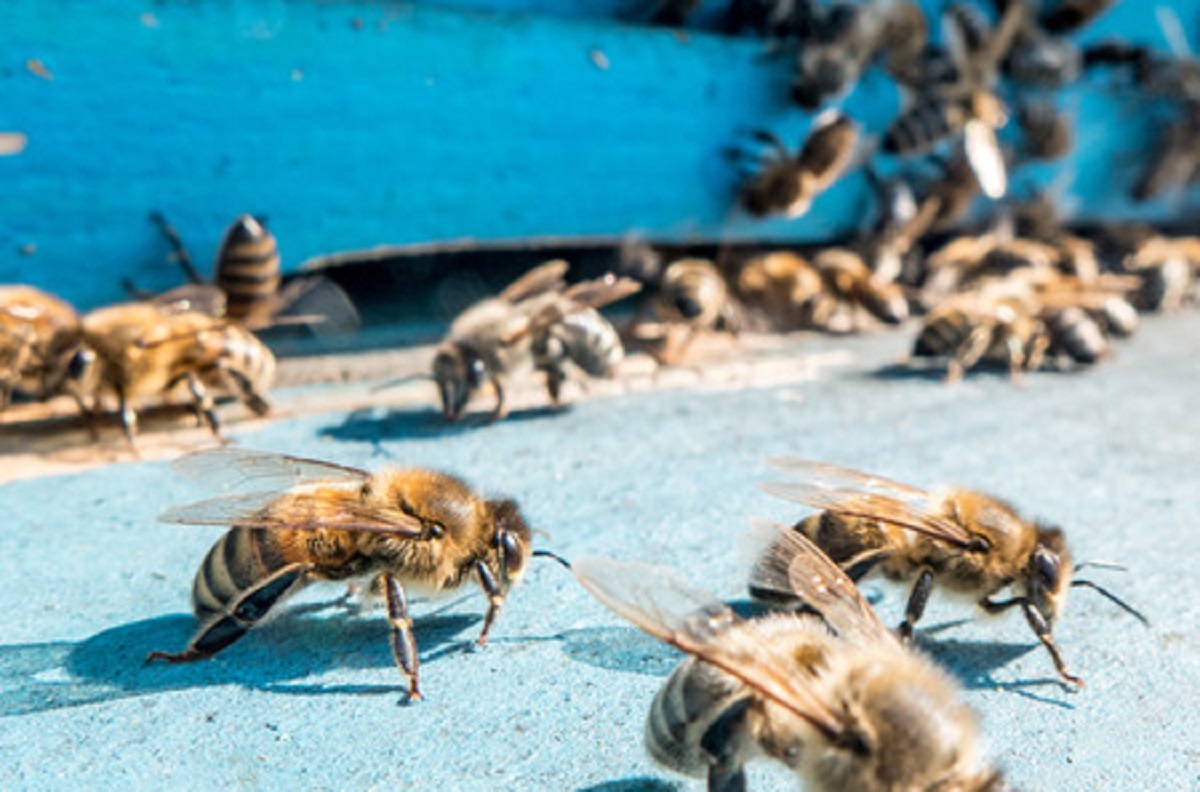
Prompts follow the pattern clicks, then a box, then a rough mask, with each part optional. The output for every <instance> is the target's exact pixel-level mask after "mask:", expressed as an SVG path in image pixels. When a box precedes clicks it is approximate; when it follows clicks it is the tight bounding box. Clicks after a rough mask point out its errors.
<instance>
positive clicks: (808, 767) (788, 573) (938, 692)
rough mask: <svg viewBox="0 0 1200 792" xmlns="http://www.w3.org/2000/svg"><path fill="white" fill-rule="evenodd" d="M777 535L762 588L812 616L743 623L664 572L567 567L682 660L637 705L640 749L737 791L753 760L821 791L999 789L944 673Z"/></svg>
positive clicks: (587, 564) (830, 568) (820, 559)
mask: <svg viewBox="0 0 1200 792" xmlns="http://www.w3.org/2000/svg"><path fill="white" fill-rule="evenodd" d="M781 530H783V529H781ZM779 542H780V545H781V546H786V547H787V550H786V552H782V551H781V552H780V553H779V554H778V555H777V557H778V558H779V560H780V561H781V564H782V565H781V566H776V565H771V567H772V568H773V569H776V571H778V572H779V574H778V576H777V577H776V578H773V580H772V582H773V583H774V584H775V585H778V586H780V587H783V588H786V589H787V590H788V591H789V593H790V594H791V595H792V596H796V597H800V598H802V599H804V601H805V602H807V603H808V604H809V605H810V606H811V609H812V611H815V613H814V614H807V615H798V614H792V613H778V614H771V615H767V616H761V617H756V618H753V619H748V620H746V619H742V618H740V617H739V616H738V615H737V614H735V613H734V612H733V611H732V610H731V609H730V608H729V607H728V606H726V605H725V604H724V603H723V602H721V601H720V600H717V599H716V598H715V597H713V596H712V595H710V594H708V593H707V592H705V591H702V590H699V589H696V588H693V587H691V586H690V585H688V584H687V583H686V582H685V581H683V580H681V579H680V578H679V577H678V576H677V575H675V574H674V573H673V572H672V571H671V570H670V569H667V568H665V567H658V566H651V565H648V564H640V563H634V562H618V561H615V560H613V559H609V558H603V557H592V558H585V559H580V560H579V561H578V562H577V563H576V564H575V565H574V572H575V575H576V577H577V578H578V579H579V581H580V583H582V584H583V586H584V587H585V588H587V590H588V591H590V592H591V593H592V594H593V595H595V597H596V598H597V599H599V600H600V601H601V602H602V603H604V604H605V605H606V606H608V607H609V608H611V609H612V610H613V611H615V612H616V613H618V614H620V615H621V616H623V617H624V618H626V619H628V620H629V621H631V622H632V623H633V624H635V625H636V626H637V627H639V628H641V629H642V630H644V631H646V632H647V633H649V634H650V635H653V636H655V637H656V638H659V639H660V640H663V641H665V642H666V643H668V644H670V645H672V646H674V647H676V648H678V649H681V650H682V651H684V652H686V653H687V654H688V655H689V656H688V657H687V658H686V659H684V661H683V662H682V663H681V664H680V665H679V666H678V667H677V668H676V669H675V671H674V672H673V673H672V674H671V676H670V677H669V678H668V679H667V681H666V683H665V684H664V685H663V687H662V688H661V689H660V690H659V692H658V694H657V695H656V696H655V697H654V701H653V702H652V704H651V705H650V711H649V713H648V715H647V718H646V726H645V744H646V749H647V751H648V752H649V753H650V755H651V756H652V757H653V758H654V759H655V760H656V761H658V762H659V763H661V764H662V765H664V766H666V767H668V768H670V769H671V770H674V771H676V772H678V773H682V774H685V775H689V776H701V777H703V776H707V780H708V789H710V790H743V789H745V788H746V779H745V770H744V768H745V765H746V764H748V763H749V762H751V761H753V760H755V759H757V758H760V757H765V758H768V759H771V760H774V761H777V762H780V763H782V764H783V765H785V766H786V767H788V768H789V769H790V770H791V771H792V772H794V773H796V774H797V775H798V776H800V777H801V778H803V779H804V781H805V788H806V789H813V790H822V791H825V792H833V791H834V790H846V789H855V790H867V791H869V792H888V791H894V792H900V790H911V789H960V790H977V791H979V792H983V791H984V790H1000V789H1003V788H1004V782H1003V778H1002V776H1001V774H1000V772H999V771H998V770H996V769H995V768H993V767H991V766H990V765H989V764H988V763H987V762H986V760H985V759H984V756H983V748H982V746H981V740H980V737H979V731H978V726H977V724H976V719H975V716H974V714H973V713H972V712H971V711H970V710H969V709H968V708H967V707H966V706H965V705H964V704H963V703H962V702H961V700H960V696H959V692H958V690H957V688H956V686H955V684H954V683H953V681H952V680H951V679H950V677H949V676H948V675H946V674H945V673H943V672H942V671H940V670H939V669H937V668H936V667H935V666H933V665H932V664H931V663H930V662H929V661H927V660H925V659H924V658H922V657H920V656H918V655H916V654H914V653H913V652H910V651H907V650H906V649H905V648H904V647H902V646H901V645H900V644H899V643H898V642H897V641H896V640H895V639H894V638H893V637H892V635H891V634H890V633H889V632H888V631H887V630H886V629H885V628H884V627H883V625H882V624H881V623H880V622H879V620H878V619H877V618H876V617H875V614H874V613H873V612H872V611H871V609H870V606H869V605H867V603H866V601H865V600H863V598H862V596H861V595H860V594H859V593H858V590H857V589H856V588H855V586H854V584H853V582H851V581H850V580H849V579H848V578H847V577H846V576H845V575H844V574H843V573H842V572H841V571H840V570H839V569H838V568H837V566H836V565H835V564H833V563H832V562H831V561H830V560H829V559H828V558H826V557H825V556H824V555H823V554H822V553H821V551H820V550H818V549H817V548H816V547H815V546H813V545H812V543H811V542H809V541H808V540H806V539H805V538H804V537H802V536H798V535H796V536H788V535H786V534H784V535H781V536H780V539H779Z"/></svg>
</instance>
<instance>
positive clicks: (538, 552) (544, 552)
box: [530, 550, 571, 572]
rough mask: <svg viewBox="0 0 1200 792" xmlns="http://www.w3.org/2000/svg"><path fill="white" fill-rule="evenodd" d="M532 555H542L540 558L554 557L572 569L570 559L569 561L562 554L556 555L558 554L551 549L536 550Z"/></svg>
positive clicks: (535, 556)
mask: <svg viewBox="0 0 1200 792" xmlns="http://www.w3.org/2000/svg"><path fill="white" fill-rule="evenodd" d="M530 555H532V556H533V557H534V558H539V557H540V558H550V559H553V560H555V561H557V562H558V563H560V564H562V565H563V567H565V568H566V569H567V571H568V572H569V571H570V570H571V562H570V561H568V560H567V559H565V558H563V557H562V556H560V555H556V554H554V553H552V552H550V551H549V550H534V551H533V552H532V553H530Z"/></svg>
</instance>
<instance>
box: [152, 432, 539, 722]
mask: <svg viewBox="0 0 1200 792" xmlns="http://www.w3.org/2000/svg"><path fill="white" fill-rule="evenodd" d="M174 467H175V468H176V469H177V470H179V471H180V472H182V473H185V474H187V475H189V476H191V477H193V478H195V479H197V480H200V481H203V482H204V483H205V484H206V485H208V486H210V487H211V486H214V485H218V484H220V483H222V482H224V483H226V484H227V485H228V486H226V487H225V489H226V490H227V491H228V490H229V489H230V488H231V487H233V486H236V485H239V484H244V483H253V484H254V485H255V487H256V491H255V492H252V493H249V494H246V493H242V494H229V493H228V492H226V494H225V495H223V496H221V497H217V498H214V499H211V500H206V501H202V502H200V503H196V504H192V505H189V506H179V507H175V508H171V509H168V510H167V511H166V512H164V513H163V514H162V515H160V519H161V520H163V521H164V522H170V523H180V524H187V525H222V526H230V528H229V530H228V531H227V532H226V533H225V534H224V535H223V536H222V537H221V538H220V539H218V540H217V542H216V544H214V545H213V547H212V549H211V550H210V551H209V553H208V555H207V556H205V558H204V561H203V562H202V563H201V565H200V569H199V571H197V573H196V579H195V584H194V586H193V588H192V607H193V609H194V610H195V613H196V617H197V619H199V620H200V622H201V626H200V629H199V630H198V631H197V633H196V635H195V637H194V638H192V640H191V642H190V643H189V644H188V646H187V648H186V649H184V650H183V651H181V652H176V653H172V652H151V653H150V656H149V658H148V659H150V660H166V661H169V662H172V663H181V662H192V661H195V660H202V659H204V658H208V657H212V656H213V655H215V654H217V653H218V652H220V651H221V650H223V649H225V648H226V647H228V646H229V645H230V644H232V643H233V642H234V641H236V640H238V639H239V638H241V637H242V636H243V635H245V634H246V632H247V631H248V630H249V629H250V628H252V627H253V626H254V625H255V624H257V623H258V622H259V621H261V620H262V619H263V618H265V617H266V616H267V615H268V613H270V612H271V610H272V609H273V608H275V607H276V606H277V605H279V603H280V602H282V600H283V599H284V598H285V597H286V596H288V595H289V594H292V593H293V592H295V591H297V590H298V589H300V588H301V587H303V586H305V585H307V584H308V583H311V582H314V581H348V580H355V579H363V578H365V579H372V578H374V579H375V582H376V585H375V586H373V588H375V589H377V590H378V591H380V592H382V594H383V595H384V597H385V599H386V603H387V613H388V623H389V628H390V633H389V644H390V645H391V647H392V653H393V656H394V658H395V661H396V665H397V667H398V668H399V669H400V672H401V673H402V674H404V676H405V678H406V679H407V681H408V696H409V698H410V699H411V700H417V699H420V698H421V692H420V686H419V658H418V653H417V644H416V639H415V637H414V636H413V623H412V617H411V616H410V615H409V610H408V595H407V590H415V591H418V592H422V593H426V594H438V593H444V592H449V591H454V590H456V589H458V588H460V587H462V586H463V585H464V584H466V583H467V582H468V581H473V582H475V583H476V584H478V585H479V586H480V588H482V590H483V593H484V595H485V596H486V597H487V599H488V609H487V615H486V616H485V617H484V620H483V629H482V630H481V631H480V634H479V638H478V640H477V641H476V643H478V644H479V645H483V644H485V643H486V642H487V638H488V633H489V631H490V630H491V627H492V624H493V622H494V621H495V619H496V616H497V614H499V612H500V608H501V607H502V606H503V604H504V601H505V599H506V597H507V596H508V593H509V590H510V589H511V588H512V586H513V585H514V584H515V583H516V582H517V581H518V580H520V578H521V575H522V574H523V573H524V571H525V565H526V563H527V561H528V560H529V558H530V556H531V555H532V554H535V553H533V552H532V551H531V549H530V530H529V526H528V525H526V523H525V519H524V517H522V515H521V512H520V509H519V508H518V507H517V504H516V503H515V502H514V501H511V500H507V499H487V498H484V497H482V496H481V495H479V494H477V493H476V492H474V491H473V490H472V489H471V488H470V487H469V486H468V485H467V484H466V483H465V482H463V481H462V480H461V479H459V478H456V477H455V476H451V475H449V474H446V473H441V472H438V471H436V470H428V469H424V468H400V469H394V470H383V471H380V472H378V473H373V474H372V473H368V472H366V471H364V470H358V469H356V468H349V467H343V466H341V465H335V464H330V463H327V462H320V461H317V460H313V459H300V458H296V457H290V456H284V455H279V454H271V453H264V452H259V451H247V450H235V449H215V450H210V451H203V452H199V453H196V454H192V455H189V456H185V457H183V458H182V459H180V460H178V461H177V462H175V463H174ZM542 554H544V553H542Z"/></svg>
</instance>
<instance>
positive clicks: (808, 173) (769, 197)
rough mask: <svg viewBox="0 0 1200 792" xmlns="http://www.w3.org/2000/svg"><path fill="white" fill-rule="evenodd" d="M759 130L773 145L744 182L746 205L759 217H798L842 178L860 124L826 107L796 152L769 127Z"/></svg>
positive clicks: (743, 201) (743, 199)
mask: <svg viewBox="0 0 1200 792" xmlns="http://www.w3.org/2000/svg"><path fill="white" fill-rule="evenodd" d="M754 136H755V137H756V138H757V139H758V140H759V141H760V142H763V143H766V144H767V145H768V146H769V147H770V148H769V149H768V151H767V155H766V156H767V160H766V162H765V164H764V165H763V166H762V168H761V170H759V171H757V172H756V173H754V174H753V175H751V176H750V177H749V178H748V179H747V181H746V182H745V183H744V184H743V185H742V189H741V196H740V201H741V204H742V206H743V207H744V208H745V209H746V211H748V212H749V213H750V214H752V215H754V216H755V217H766V216H768V215H774V214H781V215H784V216H785V217H789V218H796V217H800V216H801V215H803V214H805V213H806V212H807V211H808V210H809V208H810V207H811V206H812V202H813V200H814V199H815V198H816V197H817V196H818V195H820V194H821V193H822V192H824V191H825V190H827V189H829V187H830V186H831V185H832V184H833V183H834V182H835V181H837V180H838V179H839V178H840V177H841V175H842V173H843V172H845V170H846V168H847V167H848V166H849V165H850V161H851V159H852V157H853V155H854V150H855V147H856V146H857V145H858V137H859V132H858V126H857V125H856V124H855V123H854V122H853V121H851V120H850V118H849V117H847V116H846V115H843V114H842V113H839V112H837V111H826V112H825V113H822V114H821V115H820V116H818V117H817V119H816V120H815V121H814V122H813V127H812V130H811V131H810V132H809V134H808V137H807V139H806V140H805V141H804V145H803V146H801V147H800V151H799V152H798V153H796V154H795V155H793V154H791V153H790V152H789V151H788V148H787V146H786V145H785V144H784V143H783V141H781V140H780V139H779V138H778V137H776V136H775V135H773V134H771V133H770V132H766V131H758V132H755V133H754Z"/></svg>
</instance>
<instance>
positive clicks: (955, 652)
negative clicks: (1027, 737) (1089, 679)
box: [916, 628, 1074, 709]
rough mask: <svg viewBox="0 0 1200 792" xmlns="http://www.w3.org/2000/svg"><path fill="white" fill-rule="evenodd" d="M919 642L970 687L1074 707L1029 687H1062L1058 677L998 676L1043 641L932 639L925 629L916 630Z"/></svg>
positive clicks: (930, 654)
mask: <svg viewBox="0 0 1200 792" xmlns="http://www.w3.org/2000/svg"><path fill="white" fill-rule="evenodd" d="M934 629H935V630H936V629H937V628H934ZM916 644H917V646H918V647H919V648H920V649H921V651H922V652H924V653H925V654H926V655H928V656H929V657H931V658H932V659H933V660H934V661H936V662H937V663H938V664H939V665H941V666H943V667H945V668H946V669H947V670H949V671H950V673H952V674H953V675H954V676H955V677H956V678H957V679H958V680H959V682H960V683H962V686H963V687H965V688H967V689H968V690H995V689H1000V690H1005V691H1009V692H1012V693H1016V694H1017V695H1019V696H1023V697H1025V698H1030V699H1033V700H1034V701H1038V702H1041V703H1043V704H1052V705H1054V706H1056V707H1064V708H1067V709H1074V707H1073V706H1072V705H1071V704H1069V703H1068V702H1065V701H1063V700H1061V699H1057V698H1050V697H1047V696H1038V695H1036V694H1034V693H1031V692H1029V691H1028V690H1027V688H1033V687H1055V688H1058V689H1060V690H1061V689H1062V681H1061V680H1059V679H1058V678H1057V677H1055V678H1042V679H1030V680H1018V681H1012V682H1008V681H1004V680H1000V679H997V678H996V677H995V672H996V671H997V669H1000V668H1003V667H1004V666H1006V665H1008V664H1009V663H1011V662H1012V661H1014V660H1016V659H1017V658H1018V657H1023V656H1024V655H1027V654H1029V653H1030V652H1034V651H1038V650H1039V649H1040V648H1041V644H1026V643H1002V642H999V641H959V640H955V639H939V640H931V639H930V638H929V637H928V635H927V633H926V631H920V632H918V633H917V635H916Z"/></svg>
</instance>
